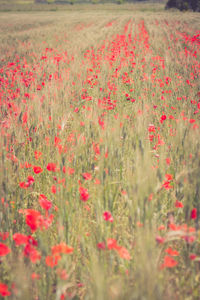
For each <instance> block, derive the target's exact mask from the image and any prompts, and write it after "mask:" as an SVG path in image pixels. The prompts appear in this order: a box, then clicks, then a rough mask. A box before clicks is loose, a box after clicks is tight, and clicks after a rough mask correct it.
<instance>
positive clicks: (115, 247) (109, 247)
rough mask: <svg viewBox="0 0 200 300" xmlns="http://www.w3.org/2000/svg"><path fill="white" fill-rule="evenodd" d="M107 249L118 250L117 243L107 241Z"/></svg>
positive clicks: (110, 240)
mask: <svg viewBox="0 0 200 300" xmlns="http://www.w3.org/2000/svg"><path fill="white" fill-rule="evenodd" d="M107 247H108V249H109V250H111V249H115V250H116V249H118V245H117V241H116V240H115V239H107Z"/></svg>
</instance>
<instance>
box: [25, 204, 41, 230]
mask: <svg viewBox="0 0 200 300" xmlns="http://www.w3.org/2000/svg"><path fill="white" fill-rule="evenodd" d="M39 217H40V212H39V211H37V210H33V209H27V210H26V224H27V225H28V226H29V227H30V229H31V231H32V232H34V231H36V230H37V229H38V227H39Z"/></svg>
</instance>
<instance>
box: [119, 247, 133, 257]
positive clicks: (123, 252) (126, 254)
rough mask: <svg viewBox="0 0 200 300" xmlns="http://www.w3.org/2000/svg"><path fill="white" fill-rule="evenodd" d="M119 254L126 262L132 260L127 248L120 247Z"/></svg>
mask: <svg viewBox="0 0 200 300" xmlns="http://www.w3.org/2000/svg"><path fill="white" fill-rule="evenodd" d="M117 252H118V254H119V256H120V257H121V258H123V259H126V260H130V259H131V256H130V254H129V252H128V250H127V249H126V248H125V247H118V249H117Z"/></svg>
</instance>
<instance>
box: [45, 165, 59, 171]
mask: <svg viewBox="0 0 200 300" xmlns="http://www.w3.org/2000/svg"><path fill="white" fill-rule="evenodd" d="M47 170H48V171H52V172H56V171H57V167H56V164H55V163H48V165H47Z"/></svg>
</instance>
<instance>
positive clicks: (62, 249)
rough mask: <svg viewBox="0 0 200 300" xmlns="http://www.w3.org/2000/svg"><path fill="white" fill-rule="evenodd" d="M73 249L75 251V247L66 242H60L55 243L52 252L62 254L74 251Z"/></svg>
mask: <svg viewBox="0 0 200 300" xmlns="http://www.w3.org/2000/svg"><path fill="white" fill-rule="evenodd" d="M73 251H74V248H72V247H69V246H68V245H67V244H65V243H60V244H58V245H55V246H53V247H52V248H51V252H52V254H53V255H58V254H61V253H64V254H69V253H72V252H73Z"/></svg>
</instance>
